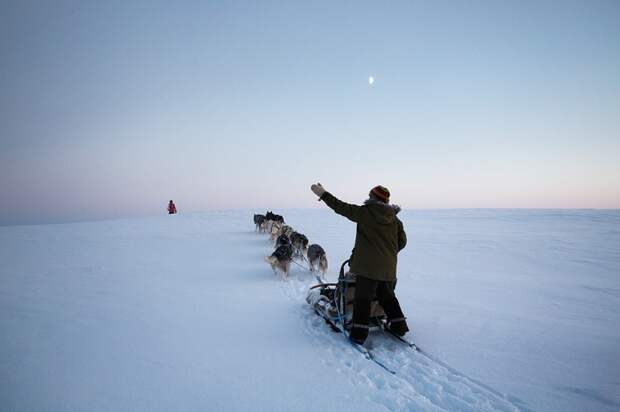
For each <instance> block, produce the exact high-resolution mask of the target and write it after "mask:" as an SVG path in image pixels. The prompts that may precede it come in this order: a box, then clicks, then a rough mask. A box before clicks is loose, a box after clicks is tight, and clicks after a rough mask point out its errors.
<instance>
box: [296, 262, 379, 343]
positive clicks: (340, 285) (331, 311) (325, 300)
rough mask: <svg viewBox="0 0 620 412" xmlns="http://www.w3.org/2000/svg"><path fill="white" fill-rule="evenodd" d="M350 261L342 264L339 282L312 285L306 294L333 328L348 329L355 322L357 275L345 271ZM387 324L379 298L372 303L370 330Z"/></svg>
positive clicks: (308, 299)
mask: <svg viewBox="0 0 620 412" xmlns="http://www.w3.org/2000/svg"><path fill="white" fill-rule="evenodd" d="M348 263H349V261H348V260H345V261H344V262H343V263H342V265H341V266H340V273H339V275H338V282H336V283H323V282H321V283H319V284H318V285H315V286H312V287H311V288H310V290H309V291H308V295H307V296H306V302H308V303H309V304H310V305H311V306H312V307H313V308H314V310H315V311H316V313H317V314H318V315H319V316H321V317H323V318H324V319H325V321H326V322H327V323H329V324H330V325H331V326H332V328H333V329H335V330H340V329H341V328H342V329H344V330H346V331H348V330H350V329H351V324H352V323H353V298H354V297H355V283H356V281H355V275H353V274H352V273H351V272H350V271H348V270H347V271H345V267H346V266H347V265H348ZM385 325H387V315H386V314H385V312H384V311H383V308H382V307H381V305H380V304H379V302H378V301H377V300H373V301H372V302H371V305H370V318H369V327H370V331H373V330H378V329H384V328H385Z"/></svg>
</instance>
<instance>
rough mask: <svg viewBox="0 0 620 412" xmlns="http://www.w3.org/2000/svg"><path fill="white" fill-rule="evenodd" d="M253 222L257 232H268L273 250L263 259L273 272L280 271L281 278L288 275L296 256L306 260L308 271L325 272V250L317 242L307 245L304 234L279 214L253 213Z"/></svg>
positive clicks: (322, 273)
mask: <svg viewBox="0 0 620 412" xmlns="http://www.w3.org/2000/svg"><path fill="white" fill-rule="evenodd" d="M254 224H255V225H256V231H257V232H259V233H269V236H270V238H271V240H272V241H273V242H274V246H275V250H274V251H273V253H272V254H271V255H270V256H267V257H266V258H265V259H266V260H267V262H269V264H270V265H271V268H272V269H273V271H274V272H280V273H281V274H282V277H283V278H285V279H286V278H287V277H288V273H289V271H290V268H291V263H292V262H293V259H295V258H298V259H301V260H304V261H307V262H308V265H309V266H310V272H313V273H314V272H317V271H318V272H319V273H320V274H321V275H324V274H325V272H327V255H326V253H325V250H323V248H322V247H321V246H319V245H317V244H312V245H308V243H309V241H308V238H307V237H306V235H304V234H302V233H298V232H296V231H295V230H294V229H293V228H292V227H291V226H289V225H286V224H285V223H284V218H283V217H282V216H281V215H276V214H274V213H273V212H271V211H269V212H267V213H266V214H264V215H254Z"/></svg>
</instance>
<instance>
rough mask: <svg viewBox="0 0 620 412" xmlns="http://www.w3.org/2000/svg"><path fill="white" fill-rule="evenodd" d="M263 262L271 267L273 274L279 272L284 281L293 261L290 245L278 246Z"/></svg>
mask: <svg viewBox="0 0 620 412" xmlns="http://www.w3.org/2000/svg"><path fill="white" fill-rule="evenodd" d="M265 260H267V262H268V263H269V264H270V265H271V269H272V270H273V273H274V274H275V273H277V272H278V270H279V271H280V272H281V273H282V279H286V278H287V277H288V272H289V270H290V268H291V261H292V260H293V247H292V246H291V244H290V243H288V244H284V245H281V246H278V247H277V248H276V250H275V251H274V252H273V253H272V254H271V256H267V257H266V258H265Z"/></svg>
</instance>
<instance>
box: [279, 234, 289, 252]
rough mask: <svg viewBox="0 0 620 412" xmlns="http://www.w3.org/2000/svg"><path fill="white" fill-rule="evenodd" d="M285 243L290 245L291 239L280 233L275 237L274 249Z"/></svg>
mask: <svg viewBox="0 0 620 412" xmlns="http://www.w3.org/2000/svg"><path fill="white" fill-rule="evenodd" d="M286 245H289V246H292V245H291V240H290V239H289V237H288V236H286V235H285V234H281V235H280V236H278V238H277V239H276V249H277V248H279V247H280V246H286Z"/></svg>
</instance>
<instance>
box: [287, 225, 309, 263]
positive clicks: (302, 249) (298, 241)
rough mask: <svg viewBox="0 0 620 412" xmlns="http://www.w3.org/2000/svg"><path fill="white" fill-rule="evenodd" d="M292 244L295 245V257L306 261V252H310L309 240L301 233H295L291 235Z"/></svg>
mask: <svg viewBox="0 0 620 412" xmlns="http://www.w3.org/2000/svg"><path fill="white" fill-rule="evenodd" d="M291 244H292V245H293V249H294V251H295V256H300V257H301V258H302V259H305V258H306V252H307V251H308V238H307V237H306V236H305V235H302V234H301V233H297V232H294V233H293V234H292V235H291Z"/></svg>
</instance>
